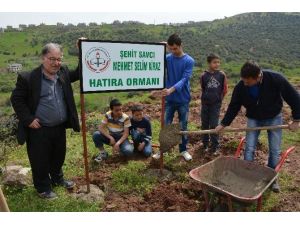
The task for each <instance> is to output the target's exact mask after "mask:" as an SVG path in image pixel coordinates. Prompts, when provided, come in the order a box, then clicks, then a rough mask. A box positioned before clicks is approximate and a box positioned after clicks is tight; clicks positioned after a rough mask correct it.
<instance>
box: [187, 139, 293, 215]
mask: <svg viewBox="0 0 300 225" xmlns="http://www.w3.org/2000/svg"><path fill="white" fill-rule="evenodd" d="M244 142H245V138H242V139H241V141H240V143H239V145H238V148H237V150H236V153H235V155H234V156H220V157H218V158H216V159H215V160H212V161H210V162H208V163H206V164H204V165H202V166H200V167H198V168H195V169H193V170H191V171H190V173H189V175H190V176H191V177H192V178H193V179H194V180H196V181H198V182H200V184H201V187H202V191H203V195H204V200H205V210H206V211H210V210H211V203H212V198H209V193H212V196H214V195H218V196H220V198H219V200H220V199H223V200H224V199H225V204H227V208H228V210H229V211H233V202H238V203H241V204H246V205H248V204H251V203H254V202H256V203H257V205H256V211H261V208H262V196H263V193H264V192H265V191H266V190H267V189H268V188H269V187H270V185H272V183H273V182H274V181H275V180H276V179H277V177H278V172H279V170H280V168H281V167H282V165H283V163H284V161H285V159H286V158H287V156H288V154H289V153H291V152H292V151H293V150H294V149H295V147H294V146H293V147H290V148H288V149H287V150H286V151H284V152H283V153H282V154H281V158H280V160H279V163H278V164H277V166H276V168H275V169H271V168H269V167H266V166H262V165H258V164H256V163H254V162H249V161H246V160H242V159H239V156H240V153H241V149H242V146H243V144H244ZM219 203H220V202H219Z"/></svg>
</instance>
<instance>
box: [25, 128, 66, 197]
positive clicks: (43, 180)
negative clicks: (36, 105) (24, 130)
mask: <svg viewBox="0 0 300 225" xmlns="http://www.w3.org/2000/svg"><path fill="white" fill-rule="evenodd" d="M27 154H28V158H29V161H30V165H31V169H32V178H33V184H34V187H35V188H36V190H37V191H38V192H39V193H41V192H45V191H50V190H51V184H53V183H59V182H61V181H63V171H62V166H63V163H64V161H65V156H66V129H65V126H64V125H59V126H55V127H41V128H39V129H29V134H28V139H27Z"/></svg>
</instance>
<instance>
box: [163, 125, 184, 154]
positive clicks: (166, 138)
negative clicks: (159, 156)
mask: <svg viewBox="0 0 300 225" xmlns="http://www.w3.org/2000/svg"><path fill="white" fill-rule="evenodd" d="M181 140H182V135H181V134H180V124H170V125H165V126H164V127H163V128H162V129H161V130H160V132H159V144H160V150H161V151H162V152H167V151H169V150H171V149H172V148H173V147H175V146H176V145H178V144H180V143H181Z"/></svg>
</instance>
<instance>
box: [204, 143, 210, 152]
mask: <svg viewBox="0 0 300 225" xmlns="http://www.w3.org/2000/svg"><path fill="white" fill-rule="evenodd" d="M203 151H204V152H205V153H207V152H209V147H208V145H207V144H203Z"/></svg>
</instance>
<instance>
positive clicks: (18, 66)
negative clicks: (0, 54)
mask: <svg viewBox="0 0 300 225" xmlns="http://www.w3.org/2000/svg"><path fill="white" fill-rule="evenodd" d="M21 70H22V64H20V63H12V64H9V65H8V66H7V71H8V72H10V73H17V72H19V71H21Z"/></svg>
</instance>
